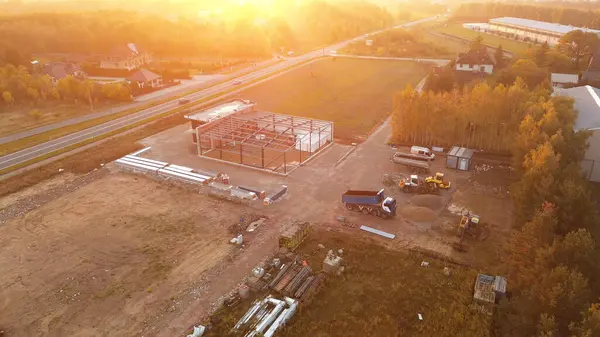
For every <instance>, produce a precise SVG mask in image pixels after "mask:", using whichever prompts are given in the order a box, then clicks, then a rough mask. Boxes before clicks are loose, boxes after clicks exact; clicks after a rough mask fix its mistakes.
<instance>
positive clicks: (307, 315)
mask: <svg viewBox="0 0 600 337" xmlns="http://www.w3.org/2000/svg"><path fill="white" fill-rule="evenodd" d="M319 243H320V244H323V245H325V247H327V248H326V249H321V250H319V249H318V248H317V245H318V244H319ZM339 248H342V249H343V250H344V256H345V257H344V262H345V265H346V270H345V272H344V274H343V276H341V277H331V278H330V279H329V282H328V284H327V285H326V286H325V287H324V288H323V289H322V290H321V291H320V292H319V293H318V294H317V295H316V296H315V298H314V299H313V300H312V301H311V302H309V303H308V304H306V305H304V306H301V307H300V310H299V311H298V312H297V313H296V315H295V316H294V317H293V318H292V319H291V321H290V322H289V323H288V325H287V326H286V328H285V329H283V330H282V331H281V332H280V333H278V336H282V337H306V336H314V337H326V336H327V337H351V336H357V337H358V336H361V337H362V336H424V337H425V336H427V337H430V336H438V337H440V336H478V337H485V336H489V335H490V333H489V330H490V323H491V317H490V316H487V315H485V314H482V313H480V312H478V311H477V310H476V309H474V308H473V307H472V306H471V303H472V296H473V284H474V280H475V277H476V275H477V271H476V270H473V269H469V268H465V267H459V266H456V265H453V264H449V263H446V262H443V261H439V260H435V259H432V258H429V257H426V256H423V255H420V254H417V253H409V252H404V251H398V250H388V249H386V248H385V247H383V246H382V245H381V244H380V243H376V242H375V241H372V240H369V239H366V238H363V237H362V235H361V237H358V235H356V234H355V235H350V234H341V233H335V232H327V231H319V232H315V233H312V234H311V237H309V239H307V242H306V243H305V244H303V246H301V247H300V248H299V250H298V252H299V253H301V254H302V256H303V258H304V259H306V260H307V261H308V263H309V265H311V266H312V268H313V270H316V271H318V270H321V264H322V261H323V258H324V256H325V254H326V251H327V250H328V249H335V250H337V249H339ZM424 260H425V261H427V262H429V267H427V268H425V267H421V266H420V265H421V261H424ZM444 267H448V268H450V269H451V273H450V276H445V275H444V273H443V270H444ZM248 307H249V303H242V304H240V305H239V306H238V307H237V308H235V309H234V310H230V309H225V310H223V311H222V312H220V313H219V314H218V316H217V317H219V318H220V320H219V322H220V323H219V324H217V326H215V327H214V329H213V330H212V331H210V332H209V334H208V336H223V335H225V333H224V332H225V331H228V330H229V329H230V328H231V326H232V325H233V324H235V321H236V320H237V319H239V318H240V317H241V315H243V313H244V312H245V310H247V309H248ZM418 314H421V315H422V317H423V320H422V321H421V320H419V318H418Z"/></svg>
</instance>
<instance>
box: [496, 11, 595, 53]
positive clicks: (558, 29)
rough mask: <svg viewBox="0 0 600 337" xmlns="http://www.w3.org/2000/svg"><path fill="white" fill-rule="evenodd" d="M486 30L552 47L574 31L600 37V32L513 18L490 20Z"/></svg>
mask: <svg viewBox="0 0 600 337" xmlns="http://www.w3.org/2000/svg"><path fill="white" fill-rule="evenodd" d="M486 29H487V30H489V31H493V32H496V33H500V34H503V35H508V36H509V37H512V38H516V39H518V40H529V41H531V42H535V43H544V42H547V43H548V44H549V45H550V46H554V45H556V44H558V40H560V38H561V37H562V36H563V35H565V34H567V33H568V32H571V31H574V30H582V31H584V32H591V33H596V34H598V35H600V30H595V29H588V28H580V27H573V26H567V25H561V24H558V23H550V22H543V21H535V20H528V19H521V18H513V17H503V18H495V19H490V20H489V23H488V26H487V27H486Z"/></svg>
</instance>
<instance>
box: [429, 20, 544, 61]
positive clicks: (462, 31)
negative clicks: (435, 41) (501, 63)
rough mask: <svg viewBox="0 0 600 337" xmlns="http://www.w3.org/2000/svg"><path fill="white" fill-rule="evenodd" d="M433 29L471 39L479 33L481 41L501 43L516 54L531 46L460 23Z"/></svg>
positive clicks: (495, 45) (494, 45)
mask: <svg viewBox="0 0 600 337" xmlns="http://www.w3.org/2000/svg"><path fill="white" fill-rule="evenodd" d="M435 31H437V32H440V33H444V34H449V35H453V36H457V37H460V38H463V39H467V40H473V39H475V38H476V37H477V36H479V35H481V36H482V37H483V42H484V43H485V44H488V45H490V46H492V47H497V46H498V45H502V48H504V50H507V51H510V52H512V53H514V54H515V55H516V56H522V55H524V54H525V53H526V52H527V50H528V49H529V48H530V47H531V46H532V45H531V44H528V43H525V42H519V41H515V40H511V39H507V38H504V37H500V36H496V35H491V34H486V33H480V32H477V31H474V30H471V29H467V28H464V27H463V26H462V24H459V23H457V24H448V25H447V26H446V27H443V26H442V27H438V28H436V29H435Z"/></svg>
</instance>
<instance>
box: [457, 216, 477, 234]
mask: <svg viewBox="0 0 600 337" xmlns="http://www.w3.org/2000/svg"><path fill="white" fill-rule="evenodd" d="M478 225H479V215H475V214H470V213H467V214H466V215H463V216H462V218H461V219H460V223H459V224H458V236H460V237H461V241H462V238H464V236H465V233H467V234H469V235H471V236H475V235H476V233H477V226H478Z"/></svg>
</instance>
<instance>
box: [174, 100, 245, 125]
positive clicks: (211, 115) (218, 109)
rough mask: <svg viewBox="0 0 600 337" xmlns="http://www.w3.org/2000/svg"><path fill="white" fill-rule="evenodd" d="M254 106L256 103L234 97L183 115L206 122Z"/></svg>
mask: <svg viewBox="0 0 600 337" xmlns="http://www.w3.org/2000/svg"><path fill="white" fill-rule="evenodd" d="M254 106H256V103H254V102H250V101H248V100H241V99H236V100H234V101H231V102H227V103H223V104H220V105H217V106H214V107H212V108H209V109H206V110H203V111H199V112H196V113H193V114H189V115H187V116H185V118H186V119H189V120H194V121H199V122H203V123H208V122H210V121H211V120H214V119H217V118H223V117H226V116H229V115H231V114H233V113H236V112H239V111H243V110H246V109H248V108H252V107H254Z"/></svg>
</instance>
